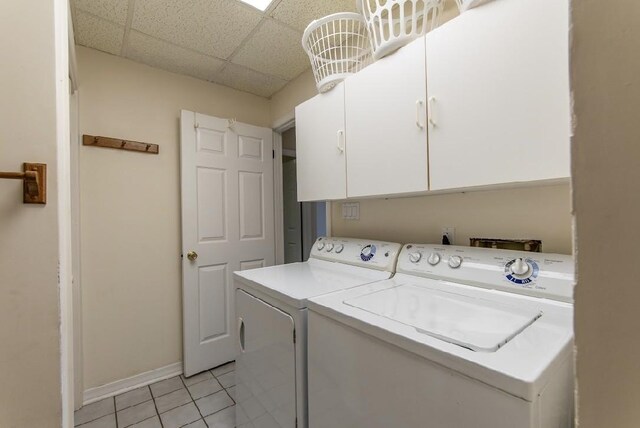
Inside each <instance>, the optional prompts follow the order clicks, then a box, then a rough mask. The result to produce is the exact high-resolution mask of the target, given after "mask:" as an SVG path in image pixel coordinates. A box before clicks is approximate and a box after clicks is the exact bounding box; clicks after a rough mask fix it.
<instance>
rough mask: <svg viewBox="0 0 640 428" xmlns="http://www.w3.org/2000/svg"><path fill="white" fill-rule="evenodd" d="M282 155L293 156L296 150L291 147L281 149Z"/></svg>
mask: <svg viewBox="0 0 640 428" xmlns="http://www.w3.org/2000/svg"><path fill="white" fill-rule="evenodd" d="M282 156H289V157H290V158H295V157H296V151H295V150H291V149H282Z"/></svg>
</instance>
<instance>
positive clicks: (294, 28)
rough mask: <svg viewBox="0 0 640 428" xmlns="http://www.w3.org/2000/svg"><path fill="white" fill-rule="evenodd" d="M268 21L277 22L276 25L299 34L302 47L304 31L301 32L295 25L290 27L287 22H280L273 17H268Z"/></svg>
mask: <svg viewBox="0 0 640 428" xmlns="http://www.w3.org/2000/svg"><path fill="white" fill-rule="evenodd" d="M267 19H270V20H271V21H273V22H275V23H276V24H278V25H282V26H283V27H286V28H288V29H290V30H292V31H295V32H296V33H298V34H299V35H300V45H302V35H303V34H304V31H300V29H298V28H296V27H294V26H293V25H290V24H287V23H286V22H283V21H280V20H279V19H278V18H274V17H273V16H268V17H267Z"/></svg>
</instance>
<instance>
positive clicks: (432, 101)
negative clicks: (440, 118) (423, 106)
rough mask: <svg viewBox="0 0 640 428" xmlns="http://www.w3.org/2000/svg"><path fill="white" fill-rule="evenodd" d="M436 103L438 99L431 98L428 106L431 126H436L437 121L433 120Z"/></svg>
mask: <svg viewBox="0 0 640 428" xmlns="http://www.w3.org/2000/svg"><path fill="white" fill-rule="evenodd" d="M435 101H436V97H429V105H427V118H428V120H429V125H431V126H432V127H435V126H436V121H435V120H434V119H433V103H434V102H435Z"/></svg>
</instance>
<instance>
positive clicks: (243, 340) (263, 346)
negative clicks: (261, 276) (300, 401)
mask: <svg viewBox="0 0 640 428" xmlns="http://www.w3.org/2000/svg"><path fill="white" fill-rule="evenodd" d="M236 315H237V317H238V342H239V344H240V350H239V351H240V352H239V353H238V357H237V358H236V391H237V392H238V394H237V398H236V418H237V420H238V421H240V420H241V419H244V420H247V419H248V420H247V421H246V422H243V423H247V424H248V426H252V425H251V424H254V425H256V426H269V427H280V428H294V427H295V426H296V384H295V381H296V355H295V344H294V342H293V336H294V333H293V332H294V322H293V318H291V316H290V315H289V314H286V313H284V312H282V311H281V310H279V309H278V308H275V307H273V306H271V305H269V304H268V303H266V302H264V301H262V300H260V299H258V298H256V297H254V296H252V295H250V294H248V293H245V292H244V291H242V290H240V289H236Z"/></svg>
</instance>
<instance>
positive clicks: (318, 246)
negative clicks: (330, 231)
mask: <svg viewBox="0 0 640 428" xmlns="http://www.w3.org/2000/svg"><path fill="white" fill-rule="evenodd" d="M316 248H317V249H318V251H321V250H322V249H323V248H324V242H322V241H318V245H317V246H316Z"/></svg>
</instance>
